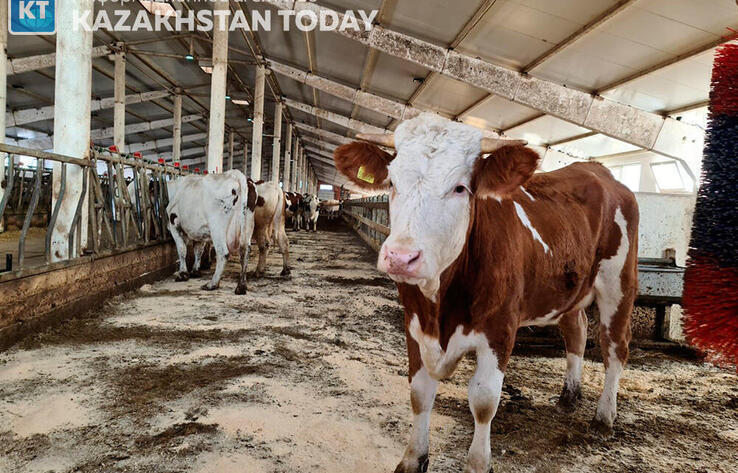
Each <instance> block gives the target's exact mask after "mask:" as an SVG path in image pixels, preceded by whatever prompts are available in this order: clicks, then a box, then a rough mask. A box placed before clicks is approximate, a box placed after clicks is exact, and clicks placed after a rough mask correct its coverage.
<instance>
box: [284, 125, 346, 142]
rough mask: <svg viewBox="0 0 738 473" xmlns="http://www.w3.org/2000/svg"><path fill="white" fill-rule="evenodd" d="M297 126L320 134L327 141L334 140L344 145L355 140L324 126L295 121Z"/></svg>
mask: <svg viewBox="0 0 738 473" xmlns="http://www.w3.org/2000/svg"><path fill="white" fill-rule="evenodd" d="M295 128H299V129H300V130H302V131H305V132H307V133H311V134H313V135H315V136H319V137H321V138H323V139H325V140H327V141H332V142H334V143H338V144H342V145H344V144H347V143H351V142H352V141H353V140H352V139H351V138H347V137H345V136H343V135H339V134H338V133H333V132H332V131H328V130H323V129H322V128H315V127H314V126H311V125H308V124H307V123H302V122H295ZM303 139H305V137H303Z"/></svg>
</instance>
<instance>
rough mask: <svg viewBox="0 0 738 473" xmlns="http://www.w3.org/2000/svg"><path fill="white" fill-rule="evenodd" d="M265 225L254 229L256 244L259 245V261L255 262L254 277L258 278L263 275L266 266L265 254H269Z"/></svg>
mask: <svg viewBox="0 0 738 473" xmlns="http://www.w3.org/2000/svg"><path fill="white" fill-rule="evenodd" d="M266 227H267V225H264V227H262V228H259V229H257V230H256V244H257V245H258V246H259V262H258V263H257V264H256V271H255V272H254V277H256V278H260V277H262V276H264V270H265V268H266V262H267V256H269V235H268V232H267V228H266Z"/></svg>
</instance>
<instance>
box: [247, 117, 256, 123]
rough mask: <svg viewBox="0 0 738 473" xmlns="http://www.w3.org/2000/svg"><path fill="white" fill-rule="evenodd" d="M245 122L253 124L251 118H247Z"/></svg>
mask: <svg viewBox="0 0 738 473" xmlns="http://www.w3.org/2000/svg"><path fill="white" fill-rule="evenodd" d="M246 121H247V122H249V123H254V119H253V118H247V119H246Z"/></svg>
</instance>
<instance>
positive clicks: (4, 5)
mask: <svg viewBox="0 0 738 473" xmlns="http://www.w3.org/2000/svg"><path fill="white" fill-rule="evenodd" d="M7 50H8V2H0V112H1V113H0V115H2V116H1V117H0V143H5V110H6V108H7V107H6V105H7V103H8V91H7V83H8V76H7V70H8V51H7ZM6 157H7V155H6V154H5V153H0V181H2V180H4V179H5V174H4V173H5V159H6ZM8 164H10V163H8ZM8 190H10V189H8ZM4 193H5V189H3V188H2V187H0V200H2V199H3V194H4ZM4 230H5V228H3V221H2V219H0V232H3V231H4Z"/></svg>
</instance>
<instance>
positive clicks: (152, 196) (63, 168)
mask: <svg viewBox="0 0 738 473" xmlns="http://www.w3.org/2000/svg"><path fill="white" fill-rule="evenodd" d="M33 162H35V166H34V165H33V164H32V163H33ZM0 163H2V167H1V168H0V169H1V170H2V176H1V177H2V181H3V186H2V187H3V189H4V192H3V194H2V199H0V222H3V221H5V222H6V223H7V219H6V220H4V217H5V212H6V210H8V209H11V211H12V212H13V213H14V214H15V216H16V217H17V220H16V222H17V223H18V224H20V221H21V218H20V217H21V216H22V225H18V227H19V230H18V234H17V252H16V251H8V249H9V247H8V246H7V245H5V246H3V250H4V251H3V253H5V268H2V267H0V280H7V279H12V278H15V277H21V276H24V275H26V274H28V273H29V271H32V272H33V273H37V272H39V271H43V270H44V268H50V267H52V266H53V267H54V268H56V267H58V266H59V265H60V264H62V265H63V264H65V263H67V264H68V263H70V262H72V261H74V260H77V259H79V258H91V257H96V256H97V257H99V256H108V255H111V254H115V253H118V252H123V251H129V250H131V249H136V248H140V247H144V246H148V245H151V244H155V243H158V242H161V241H168V240H169V239H170V235H169V234H168V231H167V221H166V215H165V214H166V211H165V209H166V206H167V204H168V202H169V196H168V186H167V183H168V182H170V181H172V180H173V179H175V178H176V177H178V176H182V175H184V174H187V173H189V171H188V170H187V169H185V168H186V166H185V167H183V168H182V169H180V168H179V167H178V166H176V165H175V166H170V165H166V164H164V162H163V160H159V163H153V162H150V161H145V160H143V159H141V158H140V156H139V155H135V156H132V155H127V154H121V153H117V152H114V151H110V150H107V149H105V148H99V147H93V148H91V150H90V159H80V158H73V157H70V156H64V155H61V154H57V153H50V152H46V151H40V150H36V149H29V148H21V147H18V146H11V145H7V144H0ZM29 163H31V164H29ZM49 166H50V167H49ZM80 169H81V176H79V174H80ZM71 170H73V171H74V172H75V174H76V175H75V176H74V177H72V176H68V175H69V174H70V171H71ZM56 176H58V178H57V177H56ZM80 177H81V179H80ZM55 179H58V181H57V182H54V181H55ZM72 179H74V181H75V182H74V185H75V187H77V186H79V184H80V181H81V192H79V197H78V198H77V200H76V202H71V205H72V207H70V208H71V209H73V218H72V219H71V222H72V223H71V226H69V229H68V232H67V231H64V233H63V234H64V235H66V244H67V248H66V251H63V252H61V253H57V252H54V253H53V254H52V246H53V245H52V235H53V233H54V229H55V226H56V225H57V220H58V218H59V214H60V210H61V208H62V205H67V206H68V205H70V202H69V199H67V202H65V201H64V196H65V194H68V193H69V192H70V188H71V186H72V184H71V183H70V181H71V180H72ZM57 188H58V190H57V192H58V194H57V197H56V199H54V198H53V197H52V194H53V192H52V189H57ZM76 193H77V192H75V194H76ZM11 202H12V203H11ZM85 206H87V207H86V209H85ZM39 208H42V209H47V212H46V215H45V216H44V218H43V219H41V220H40V222H41V227H42V228H45V232H44V237H43V244H42V243H41V242H40V241H34V242H33V243H34V245H35V246H36V247H38V251H35V252H33V255H32V257H31V258H29V259H27V256H28V254H27V253H28V251H27V248H26V246H27V243H28V237H29V230H30V229H31V226H32V223H33V220H34V215H35V214H36V213H37V210H38V209H39ZM42 213H43V212H42ZM83 218H86V219H87V225H83V224H81V222H82V219H83ZM38 223H39V219H38V218H37V219H36V221H35V225H38ZM65 227H66V225H65ZM85 228H86V232H87V233H86V240H87V244H86V245H85V247H82V244H81V242H82V240H83V235H82V232H83V229H85ZM6 230H7V229H6ZM58 230H59V229H57V231H58ZM14 240H15V235H12V238H11V239H10V240H8V241H10V242H13V241H14ZM37 240H40V238H39V239H37ZM41 248H42V251H41ZM60 254H62V255H65V256H66V257H60ZM13 256H15V258H16V261H13Z"/></svg>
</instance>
